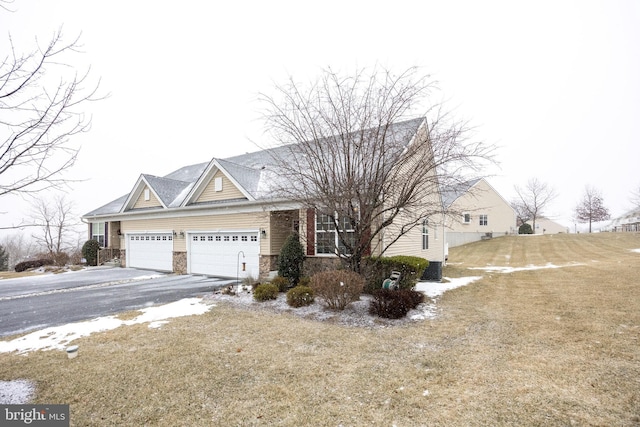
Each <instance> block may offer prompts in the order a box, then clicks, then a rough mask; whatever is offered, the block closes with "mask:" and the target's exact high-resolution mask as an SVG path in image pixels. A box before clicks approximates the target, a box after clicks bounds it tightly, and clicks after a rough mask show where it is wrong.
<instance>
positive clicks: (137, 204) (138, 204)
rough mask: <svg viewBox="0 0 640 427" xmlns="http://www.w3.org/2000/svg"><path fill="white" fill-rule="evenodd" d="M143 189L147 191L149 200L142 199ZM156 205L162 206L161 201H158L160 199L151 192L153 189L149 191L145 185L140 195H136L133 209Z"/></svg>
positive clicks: (155, 206)
mask: <svg viewBox="0 0 640 427" xmlns="http://www.w3.org/2000/svg"><path fill="white" fill-rule="evenodd" d="M145 191H149V200H145V199H144V193H145ZM158 207H162V203H160V201H159V200H158V199H157V198H156V196H155V195H154V194H153V191H151V190H150V189H149V187H148V186H146V185H145V186H144V189H143V190H142V191H141V192H140V196H138V199H137V200H136V202H135V203H134V205H133V209H139V208H158Z"/></svg>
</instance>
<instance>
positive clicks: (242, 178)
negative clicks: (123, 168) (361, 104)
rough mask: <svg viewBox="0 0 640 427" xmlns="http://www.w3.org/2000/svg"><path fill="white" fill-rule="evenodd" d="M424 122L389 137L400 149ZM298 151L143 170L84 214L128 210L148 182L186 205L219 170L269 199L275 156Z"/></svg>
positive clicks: (168, 203) (252, 195)
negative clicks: (126, 188)
mask: <svg viewBox="0 0 640 427" xmlns="http://www.w3.org/2000/svg"><path fill="white" fill-rule="evenodd" d="M423 123H424V118H418V119H412V120H406V121H404V122H398V123H394V124H392V125H391V126H390V127H389V128H388V132H389V138H388V141H389V142H391V143H395V144H397V148H398V149H399V150H401V149H403V147H405V146H406V145H407V144H410V143H411V142H412V141H413V139H414V137H415V135H416V132H417V131H418V129H419V128H420V126H421V125H422V124H423ZM332 141H333V139H332V138H328V139H327V140H321V141H319V142H318V144H320V145H322V144H328V143H332ZM319 148H320V147H319ZM296 152H297V150H296V144H290V145H285V146H279V147H276V148H269V149H265V150H261V151H256V152H252V153H246V154H242V155H239V156H234V157H229V158H226V159H217V158H213V159H212V160H211V161H209V162H205V163H197V164H193V165H188V166H184V167H182V168H180V169H177V170H175V171H173V172H171V173H169V174H168V175H165V176H164V177H158V176H154V175H148V174H142V175H140V178H139V179H138V181H137V182H136V185H135V186H134V187H133V190H132V191H131V192H130V193H129V194H127V195H125V196H122V197H120V198H118V199H116V200H113V201H112V202H110V203H108V204H106V205H104V206H102V207H100V208H98V209H96V210H94V211H91V212H89V213H87V214H85V215H84V216H85V217H89V216H97V215H100V216H103V215H114V214H119V213H124V212H125V211H127V210H129V209H131V208H132V207H133V205H134V204H135V202H136V201H137V200H138V197H139V196H140V194H141V193H142V191H143V189H144V186H145V185H147V186H148V187H149V188H150V189H151V191H152V192H153V194H154V195H155V196H156V198H157V199H158V200H159V201H160V203H161V204H162V208H164V209H166V208H177V207H185V206H187V205H189V204H191V203H194V202H195V199H197V196H198V195H199V194H201V193H202V191H203V189H204V187H205V186H207V185H208V183H209V181H210V180H211V178H212V177H213V174H215V172H216V171H217V170H219V171H221V172H222V173H224V174H225V176H227V177H228V178H229V180H230V181H231V182H232V183H233V184H234V185H235V186H236V187H237V188H238V189H239V190H240V191H241V192H242V194H243V195H244V196H245V197H246V198H247V200H249V201H255V200H260V199H267V198H269V197H273V193H272V191H271V190H272V188H273V185H274V183H277V182H280V181H281V180H282V179H284V178H283V177H282V176H281V174H279V173H278V169H277V162H276V161H275V160H274V159H277V158H279V159H282V158H285V159H286V158H288V156H295V155H296ZM235 201H237V200H235ZM220 203H221V202H220V201H217V202H215V204H220ZM147 209H149V208H147Z"/></svg>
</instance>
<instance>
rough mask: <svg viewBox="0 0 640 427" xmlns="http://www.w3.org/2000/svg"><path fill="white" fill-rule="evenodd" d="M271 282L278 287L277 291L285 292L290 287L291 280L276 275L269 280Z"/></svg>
mask: <svg viewBox="0 0 640 427" xmlns="http://www.w3.org/2000/svg"><path fill="white" fill-rule="evenodd" d="M271 284H272V285H275V286H276V287H277V288H278V292H286V291H287V289H289V288H290V287H291V282H290V281H289V279H287V278H286V277H282V276H276V277H274V278H273V279H272V280H271Z"/></svg>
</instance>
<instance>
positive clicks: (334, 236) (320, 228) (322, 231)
mask: <svg viewBox="0 0 640 427" xmlns="http://www.w3.org/2000/svg"><path fill="white" fill-rule="evenodd" d="M334 218H338V217H337V215H333V216H332V215H328V214H323V213H317V214H316V254H335V253H336V248H337V250H338V252H339V253H340V254H343V255H346V254H349V253H350V249H349V248H348V246H350V247H353V246H354V245H355V230H354V229H353V226H352V225H351V223H352V221H351V219H350V218H349V217H343V218H338V221H337V222H338V226H339V230H340V232H341V234H342V238H343V239H344V240H346V243H347V245H348V246H347V245H345V244H344V243H343V241H342V240H341V239H340V236H339V235H338V233H337V232H336V225H335V221H334Z"/></svg>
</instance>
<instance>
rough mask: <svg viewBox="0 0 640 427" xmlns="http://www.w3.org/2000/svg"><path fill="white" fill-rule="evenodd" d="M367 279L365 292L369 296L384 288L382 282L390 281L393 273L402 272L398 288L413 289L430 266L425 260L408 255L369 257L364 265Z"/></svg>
mask: <svg viewBox="0 0 640 427" xmlns="http://www.w3.org/2000/svg"><path fill="white" fill-rule="evenodd" d="M363 264H364V267H363V271H364V276H365V279H366V285H365V288H364V291H365V292H366V293H368V294H371V293H373V292H374V291H375V290H377V289H380V288H382V282H384V280H385V279H388V278H389V276H390V275H391V272H392V271H399V272H400V280H399V282H398V286H399V287H400V289H411V288H413V287H414V286H415V284H416V283H417V282H418V280H420V277H422V273H424V270H425V269H426V268H427V267H428V266H429V261H427V260H426V259H424V258H420V257H415V256H406V255H397V256H392V257H369V258H366V259H365V262H364V263H363Z"/></svg>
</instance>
